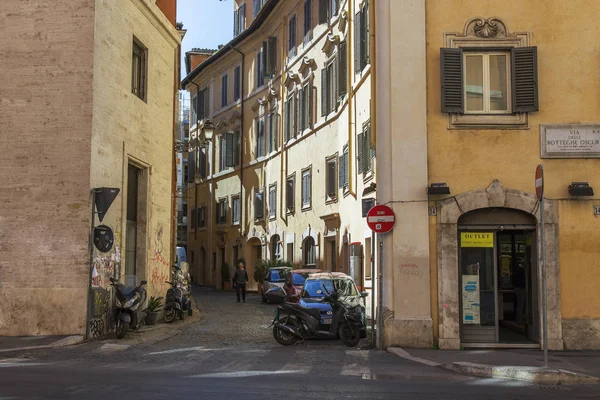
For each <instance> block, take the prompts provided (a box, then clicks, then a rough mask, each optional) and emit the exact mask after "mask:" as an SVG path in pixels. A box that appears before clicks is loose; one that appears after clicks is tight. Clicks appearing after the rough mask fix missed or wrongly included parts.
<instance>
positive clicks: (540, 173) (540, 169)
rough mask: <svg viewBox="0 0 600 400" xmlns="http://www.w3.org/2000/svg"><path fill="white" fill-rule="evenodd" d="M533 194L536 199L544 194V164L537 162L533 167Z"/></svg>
mask: <svg viewBox="0 0 600 400" xmlns="http://www.w3.org/2000/svg"><path fill="white" fill-rule="evenodd" d="M535 195H536V196H537V198H538V200H541V199H542V196H543V195H544V166H543V165H542V164H539V165H538V166H537V168H536V169H535Z"/></svg>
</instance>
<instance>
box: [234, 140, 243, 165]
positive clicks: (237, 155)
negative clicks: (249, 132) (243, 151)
mask: <svg viewBox="0 0 600 400" xmlns="http://www.w3.org/2000/svg"><path fill="white" fill-rule="evenodd" d="M241 138H242V135H241V134H240V132H235V133H234V134H233V166H234V167H236V166H238V165H240V148H241V143H240V140H241Z"/></svg>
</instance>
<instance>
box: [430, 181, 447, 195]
mask: <svg viewBox="0 0 600 400" xmlns="http://www.w3.org/2000/svg"><path fill="white" fill-rule="evenodd" d="M426 190H427V194H450V188H449V187H448V185H446V182H440V183H432V184H431V185H429V186H428V187H427V189H426Z"/></svg>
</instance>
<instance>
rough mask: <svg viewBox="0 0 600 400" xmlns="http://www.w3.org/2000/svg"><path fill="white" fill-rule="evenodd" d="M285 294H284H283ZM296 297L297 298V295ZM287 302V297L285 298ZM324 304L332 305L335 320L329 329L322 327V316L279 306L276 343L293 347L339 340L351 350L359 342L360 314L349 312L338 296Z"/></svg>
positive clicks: (315, 311) (294, 305) (296, 306)
mask: <svg viewBox="0 0 600 400" xmlns="http://www.w3.org/2000/svg"><path fill="white" fill-rule="evenodd" d="M282 292H284V294H285V291H282ZM294 296H296V295H294ZM284 298H285V297H284ZM323 301H325V302H328V303H330V304H331V305H332V309H333V318H332V322H331V324H330V325H329V326H326V325H324V324H322V323H321V312H320V311H319V310H318V309H316V308H307V307H304V306H302V305H300V304H298V303H289V302H281V303H280V304H277V311H276V313H275V318H274V319H273V322H272V323H271V326H273V337H274V338H275V340H276V341H277V343H279V344H281V345H283V346H290V345H293V344H294V343H296V342H297V341H298V340H299V339H300V340H302V341H303V342H304V343H305V340H306V339H337V338H338V337H339V339H340V340H341V341H342V343H344V344H345V345H346V346H348V347H354V346H356V345H357V344H358V342H359V341H360V330H361V329H362V328H363V326H362V315H361V312H360V310H356V309H350V308H349V307H347V306H346V304H345V303H344V302H343V301H342V300H340V295H339V293H337V292H334V293H331V294H329V295H327V296H326V297H325V298H324V299H323Z"/></svg>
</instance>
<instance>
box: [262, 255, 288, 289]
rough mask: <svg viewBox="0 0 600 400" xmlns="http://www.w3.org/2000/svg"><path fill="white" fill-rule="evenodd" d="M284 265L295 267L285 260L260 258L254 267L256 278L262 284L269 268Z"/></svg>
mask: <svg viewBox="0 0 600 400" xmlns="http://www.w3.org/2000/svg"><path fill="white" fill-rule="evenodd" d="M282 267H287V268H292V269H293V268H294V264H292V263H291V262H289V261H284V260H259V261H258V262H257V263H256V267H255V268H254V275H253V276H254V280H255V281H256V282H258V283H259V284H261V285H262V283H263V282H264V280H265V275H267V271H269V269H271V268H282Z"/></svg>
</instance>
